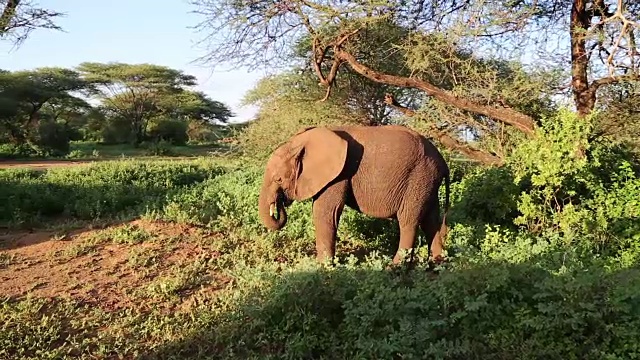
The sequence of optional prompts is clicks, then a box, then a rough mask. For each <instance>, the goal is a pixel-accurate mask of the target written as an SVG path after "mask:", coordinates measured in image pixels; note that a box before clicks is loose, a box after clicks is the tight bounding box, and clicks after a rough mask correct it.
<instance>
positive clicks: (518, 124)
mask: <svg viewBox="0 0 640 360" xmlns="http://www.w3.org/2000/svg"><path fill="white" fill-rule="evenodd" d="M335 54H336V58H337V59H340V60H343V61H345V62H346V63H348V64H349V66H351V68H352V69H353V70H354V71H355V72H357V73H359V74H360V75H362V76H364V77H366V78H368V79H370V80H372V81H375V82H378V83H383V84H387V85H393V86H398V87H407V88H414V89H419V90H422V91H424V92H425V93H427V95H430V96H433V97H434V98H435V99H437V100H439V101H442V102H444V103H447V104H450V105H453V106H455V107H457V108H459V109H462V110H466V111H470V112H473V113H476V114H481V115H484V116H488V117H490V118H492V119H495V120H498V121H500V122H503V123H505V124H507V125H511V126H513V127H515V128H517V129H519V130H520V131H522V132H524V133H525V134H527V135H533V130H534V126H535V125H534V121H533V119H532V118H531V117H530V116H527V115H525V114H522V113H520V112H518V111H515V110H513V109H510V108H496V107H492V106H488V105H482V104H478V103H476V102H473V101H469V100H467V99H463V98H459V97H457V96H455V95H452V94H451V93H449V92H447V91H445V90H442V89H440V88H438V87H437V86H435V85H433V84H431V83H429V82H427V81H424V80H419V79H414V78H408V77H402V76H395V75H389V74H384V73H381V72H378V71H376V70H373V69H371V68H369V67H368V66H366V65H363V64H361V63H359V62H358V61H357V60H356V58H355V57H354V56H353V55H351V54H350V53H348V52H346V51H344V50H342V49H341V48H338V49H336V51H335Z"/></svg>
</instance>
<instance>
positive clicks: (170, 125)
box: [147, 119, 189, 146]
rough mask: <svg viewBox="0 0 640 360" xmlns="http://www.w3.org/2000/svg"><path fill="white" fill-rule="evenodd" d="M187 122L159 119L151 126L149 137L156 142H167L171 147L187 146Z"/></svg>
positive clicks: (148, 132)
mask: <svg viewBox="0 0 640 360" xmlns="http://www.w3.org/2000/svg"><path fill="white" fill-rule="evenodd" d="M187 127H188V124H187V122H185V121H181V120H173V119H159V120H156V121H153V122H151V123H150V124H149V126H148V129H147V136H148V137H149V138H150V139H152V140H153V141H154V142H158V141H161V140H162V141H166V142H168V143H169V144H171V145H180V146H181V145H185V144H186V143H187V141H188V140H189V136H188V135H187Z"/></svg>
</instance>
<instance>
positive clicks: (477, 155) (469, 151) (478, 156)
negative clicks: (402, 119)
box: [384, 94, 504, 165]
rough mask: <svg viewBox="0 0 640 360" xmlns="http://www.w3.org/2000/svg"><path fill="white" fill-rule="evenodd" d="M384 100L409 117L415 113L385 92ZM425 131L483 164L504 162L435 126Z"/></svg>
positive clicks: (444, 144) (452, 148) (446, 145)
mask: <svg viewBox="0 0 640 360" xmlns="http://www.w3.org/2000/svg"><path fill="white" fill-rule="evenodd" d="M384 102H385V103H386V104H387V105H388V106H390V107H391V108H393V109H395V110H397V111H400V112H401V113H403V114H404V115H406V116H409V117H411V116H414V115H416V112H415V111H414V110H412V109H409V108H407V107H404V106H402V105H400V104H399V103H398V101H396V99H395V98H394V97H393V95H391V94H386V95H385V96H384ZM427 131H428V133H427V135H428V136H429V137H431V138H434V139H436V140H437V141H438V142H439V143H440V144H442V145H443V146H444V147H446V148H448V149H450V150H453V151H458V152H460V153H462V154H464V155H465V156H466V157H468V158H469V159H472V160H476V161H479V162H481V163H483V164H485V165H502V164H503V163H504V161H503V160H502V158H500V157H498V156H495V155H492V154H489V153H487V152H485V151H482V150H479V149H476V148H474V147H471V146H469V145H466V144H464V143H462V142H461V141H459V140H456V139H454V138H453V137H451V136H449V135H448V134H447V133H445V132H444V131H440V130H438V129H436V128H435V126H431V127H430V129H429V130H427Z"/></svg>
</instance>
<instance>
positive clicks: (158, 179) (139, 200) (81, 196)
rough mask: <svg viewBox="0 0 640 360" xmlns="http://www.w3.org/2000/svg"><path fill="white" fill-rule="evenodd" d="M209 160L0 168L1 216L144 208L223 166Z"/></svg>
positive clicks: (12, 219) (88, 215) (93, 214)
mask: <svg viewBox="0 0 640 360" xmlns="http://www.w3.org/2000/svg"><path fill="white" fill-rule="evenodd" d="M224 171H225V170H224V168H222V167H220V166H218V165H215V164H210V163H205V162H200V163H165V162H154V163H151V162H143V161H115V162H105V163H94V164H91V165H84V166H78V167H74V168H64V169H62V168H60V169H50V170H48V171H27V170H9V171H3V172H0V203H2V204H4V206H2V207H1V208H0V221H2V222H3V223H22V222H32V221H35V220H37V219H40V218H50V217H54V216H69V217H73V218H78V219H96V218H103V217H109V216H116V215H119V214H131V213H138V214H140V213H142V212H145V211H146V209H153V208H154V207H155V206H160V204H161V203H162V202H163V201H164V200H165V197H166V195H167V193H169V192H170V191H172V190H175V189H180V188H184V187H186V186H189V185H192V184H195V183H199V182H202V181H204V180H206V179H209V178H213V177H216V176H218V175H220V174H222V173H223V172H224Z"/></svg>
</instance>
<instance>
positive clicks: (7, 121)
mask: <svg viewBox="0 0 640 360" xmlns="http://www.w3.org/2000/svg"><path fill="white" fill-rule="evenodd" d="M90 88H91V85H90V84H89V83H87V82H86V81H84V80H83V79H81V78H80V74H79V73H78V72H76V71H73V70H69V69H64V68H57V67H46V68H39V69H35V70H25V71H16V72H8V71H5V72H2V73H0V126H1V127H3V128H4V130H5V131H6V132H7V133H8V134H9V138H10V140H11V141H12V142H13V143H16V144H20V143H24V142H25V141H26V140H27V139H28V137H29V135H30V134H31V133H32V132H33V130H34V129H36V128H37V127H38V125H39V122H40V120H41V117H42V116H43V115H44V116H48V117H49V118H51V116H55V117H56V118H57V116H59V114H60V113H61V112H63V111H68V110H69V109H70V108H78V107H80V106H84V107H86V106H88V104H86V102H85V101H84V100H83V99H81V98H80V97H79V96H80V95H81V94H82V93H83V92H84V91H90ZM54 120H55V119H54Z"/></svg>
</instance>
